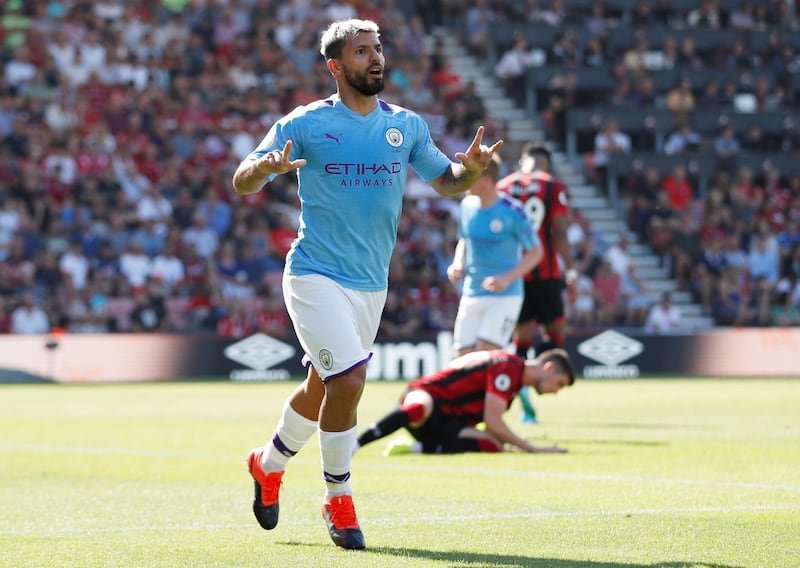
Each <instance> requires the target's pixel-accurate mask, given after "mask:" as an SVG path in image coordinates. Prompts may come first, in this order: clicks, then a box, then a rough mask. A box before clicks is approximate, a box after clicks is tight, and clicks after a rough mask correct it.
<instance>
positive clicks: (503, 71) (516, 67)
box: [494, 33, 536, 107]
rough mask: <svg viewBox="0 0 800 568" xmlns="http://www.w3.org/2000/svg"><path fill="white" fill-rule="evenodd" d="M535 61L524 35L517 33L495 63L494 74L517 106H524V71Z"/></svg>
mask: <svg viewBox="0 0 800 568" xmlns="http://www.w3.org/2000/svg"><path fill="white" fill-rule="evenodd" d="M535 62H536V57H535V53H534V51H533V50H531V48H530V47H529V45H528V40H527V39H526V38H525V35H524V34H522V33H517V34H516V35H515V37H514V43H513V44H512V45H511V48H510V49H509V50H508V51H506V52H505V53H503V55H502V56H501V57H500V59H499V60H498V62H497V64H496V65H495V68H494V72H495V75H497V77H499V78H500V80H501V81H502V82H503V86H504V87H505V90H506V94H507V95H508V96H509V97H511V98H512V99H514V102H515V103H516V104H517V106H520V107H524V106H525V96H526V95H525V81H526V74H525V73H526V71H527V69H528V67H530V66H531V65H533V64H534V63H535Z"/></svg>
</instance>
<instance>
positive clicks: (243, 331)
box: [217, 298, 254, 339]
mask: <svg viewBox="0 0 800 568" xmlns="http://www.w3.org/2000/svg"><path fill="white" fill-rule="evenodd" d="M225 305H226V306H227V311H226V312H225V313H224V314H223V315H222V316H221V317H220V318H219V320H218V321H217V335H219V336H220V337H226V338H230V339H241V338H243V337H247V336H248V335H251V334H252V333H253V329H254V328H253V324H252V322H251V321H250V314H248V312H247V310H246V308H245V304H244V301H243V300H242V299H241V298H233V299H230V300H228V301H226V302H225Z"/></svg>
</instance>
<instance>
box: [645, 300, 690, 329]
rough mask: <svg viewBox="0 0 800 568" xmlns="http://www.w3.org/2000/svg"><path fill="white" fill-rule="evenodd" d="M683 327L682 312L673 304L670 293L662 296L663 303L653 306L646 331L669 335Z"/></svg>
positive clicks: (648, 316) (649, 313)
mask: <svg viewBox="0 0 800 568" xmlns="http://www.w3.org/2000/svg"><path fill="white" fill-rule="evenodd" d="M680 327H681V311H680V309H679V308H678V307H677V306H675V305H674V304H673V303H672V296H671V294H670V293H669V292H664V293H663V294H662V295H661V301H660V302H658V303H656V304H653V306H652V307H651V308H650V311H649V312H648V313H647V321H646V322H645V324H644V330H645V331H647V332H649V333H668V332H670V331H677V330H679V329H680Z"/></svg>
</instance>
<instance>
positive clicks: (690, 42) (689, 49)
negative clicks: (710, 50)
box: [676, 35, 706, 70]
mask: <svg viewBox="0 0 800 568" xmlns="http://www.w3.org/2000/svg"><path fill="white" fill-rule="evenodd" d="M676 66H678V67H682V68H683V69H686V70H693V69H703V68H705V67H706V62H705V59H704V58H703V54H701V53H698V51H697V42H696V41H695V39H694V37H692V36H690V35H686V36H683V37H682V38H681V40H680V43H679V45H678V57H677V59H676Z"/></svg>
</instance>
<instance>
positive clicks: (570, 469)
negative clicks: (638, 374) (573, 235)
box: [0, 379, 800, 568]
mask: <svg viewBox="0 0 800 568" xmlns="http://www.w3.org/2000/svg"><path fill="white" fill-rule="evenodd" d="M295 386H296V383H272V384H264V383H261V384H231V383H227V382H219V383H207V382H198V383H165V384H131V385H94V386H88V385H86V386H79V385H35V386H34V385H32V386H17V385H5V386H2V387H0V566H2V567H4V568H35V567H53V568H67V567H75V568H89V567H99V566H102V567H114V568H127V567H130V568H148V567H165V568H184V567H186V568H189V567H191V568H198V567H220V568H221V567H259V568H263V567H276V568H290V567H303V568H318V567H319V568H322V567H324V568H337V567H342V568H359V567H364V568H380V567H387V568H388V567H391V568H405V567H415V568H417V567H431V568H452V567H468V568H489V567H493V568H495V567H496V568H512V567H514V568H516V567H553V568H611V567H623V568H657V567H663V568H694V567H706V568H712V567H713V568H743V567H752V568H787V567H800V379H786V380H779V379H721V380H712V379H694V380H692V379H672V380H670V379H638V380H618V381H617V380H607V381H601V380H597V381H587V380H579V381H578V382H577V383H576V385H575V386H574V387H572V388H570V389H567V390H565V391H562V392H561V393H559V394H558V395H557V396H545V397H539V398H537V399H536V400H535V404H536V407H537V410H538V413H539V417H540V423H539V424H538V425H523V424H521V423H520V421H519V408H518V407H517V406H516V405H515V406H514V407H513V408H512V409H511V410H510V411H509V413H508V414H507V418H508V420H509V421H510V423H511V425H512V427H513V428H515V429H517V431H519V432H521V433H522V434H523V435H525V436H526V437H528V438H530V439H531V440H533V441H535V442H538V443H542V444H550V443H559V444H562V445H565V446H566V447H568V448H569V449H570V453H568V454H566V455H533V454H522V453H515V452H508V453H504V454H497V455H474V454H470V455H459V456H393V457H389V458H385V457H383V456H382V455H381V453H382V451H383V449H384V447H385V441H386V440H381V441H378V442H376V443H374V444H372V445H370V446H367V447H365V448H364V449H363V450H362V451H361V452H359V453H357V454H356V456H355V457H354V460H353V469H352V473H353V477H352V480H351V481H352V484H353V487H354V490H355V498H356V507H357V510H358V513H359V519H360V521H361V525H362V528H363V530H364V533H365V536H366V539H367V546H368V550H367V551H363V552H353V551H344V550H340V549H337V548H336V547H335V546H334V545H333V543H332V542H331V541H330V539H329V537H328V534H327V532H326V529H325V525H324V522H323V521H322V519H321V517H320V512H319V508H320V504H321V499H322V493H323V483H322V480H321V475H320V468H319V452H318V447H317V442H316V439H313V440H312V442H311V443H310V444H309V445H308V446H307V447H306V448H305V449H304V450H303V451H302V452H300V454H298V456H297V457H296V458H295V459H294V460H292V461H291V462H290V463H289V467H288V469H287V474H286V476H285V477H284V486H283V490H282V493H281V520H280V523H279V525H278V527H277V528H276V529H275V530H274V531H271V532H266V531H264V530H262V529H261V528H260V527H259V526H258V525H257V524H256V521H255V519H254V518H253V515H252V512H251V510H250V507H251V501H252V482H251V478H250V476H249V474H248V473H247V469H246V465H245V461H244V458H245V456H246V454H247V452H248V451H249V450H250V448H251V447H254V446H258V445H261V444H263V443H265V442H266V441H267V440H268V439H269V437H270V435H271V432H272V428H273V426H274V424H275V422H276V420H277V418H278V414H279V412H280V409H281V406H282V404H283V401H284V399H285V397H286V396H287V394H288V393H289V392H290V391H291V390H292V389H293V388H294V387H295ZM401 389H402V385H401V384H399V383H379V382H370V383H368V385H367V387H366V391H365V393H364V397H363V399H362V402H361V406H360V417H359V421H360V425H361V427H362V428H363V427H365V426H366V425H367V424H368V423H369V422H371V421H372V420H374V419H376V418H378V417H379V416H380V415H382V414H383V413H385V412H386V411H387V410H389V409H390V408H391V407H392V405H393V403H394V401H395V399H396V398H397V396H398V395H399V393H400V391H401Z"/></svg>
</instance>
